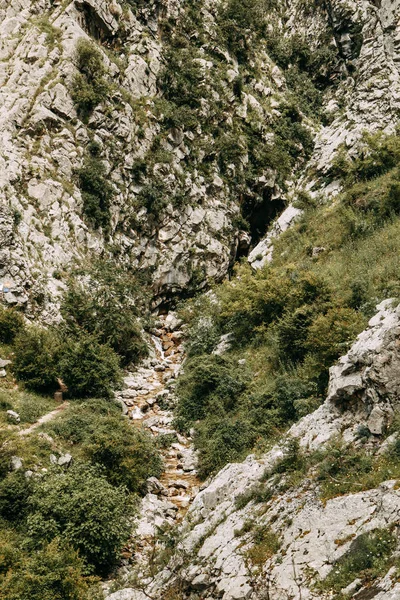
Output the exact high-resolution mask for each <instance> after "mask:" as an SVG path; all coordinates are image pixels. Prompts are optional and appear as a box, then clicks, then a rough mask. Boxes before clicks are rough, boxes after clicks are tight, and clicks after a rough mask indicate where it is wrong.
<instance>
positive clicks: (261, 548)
mask: <svg viewBox="0 0 400 600" xmlns="http://www.w3.org/2000/svg"><path fill="white" fill-rule="evenodd" d="M280 547H281V542H280V539H279V537H278V536H277V534H276V533H275V532H274V531H272V530H271V529H269V528H268V527H265V526H262V525H261V526H259V527H256V528H255V530H254V533H253V545H252V546H251V548H250V549H249V550H248V551H247V552H246V556H247V558H248V559H249V560H250V562H251V564H252V565H254V566H256V567H262V566H263V565H264V564H265V563H266V561H267V560H268V559H269V558H271V557H272V556H274V554H276V553H277V552H278V551H279V549H280Z"/></svg>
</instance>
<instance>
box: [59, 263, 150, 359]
mask: <svg viewBox="0 0 400 600" xmlns="http://www.w3.org/2000/svg"><path fill="white" fill-rule="evenodd" d="M81 274H82V275H83V274H84V275H85V277H84V279H83V280H82V279H80V275H81ZM142 279H143V278H142ZM142 279H140V278H138V276H136V275H135V273H131V272H129V271H125V270H123V269H121V268H118V267H117V266H116V265H115V264H113V263H111V262H107V261H102V262H98V263H95V264H94V265H92V266H90V265H88V266H87V267H86V268H85V269H84V270H81V271H79V272H77V273H76V274H75V275H73V276H72V277H71V278H70V282H69V288H68V291H67V293H66V295H65V297H64V300H63V305H62V315H63V317H64V320H65V327H66V329H67V331H68V333H69V334H70V335H72V336H75V335H76V334H77V333H78V332H79V331H84V332H86V333H87V334H88V335H95V336H97V338H98V339H99V341H100V342H101V343H102V344H107V345H108V346H110V347H111V348H112V349H113V350H114V351H115V352H116V353H117V354H118V355H119V356H120V357H121V358H122V362H123V364H124V365H127V364H129V363H136V362H138V360H140V359H141V358H143V357H145V356H146V355H147V352H148V350H147V345H146V343H145V342H144V340H143V336H142V331H141V327H140V323H139V320H138V317H139V316H140V315H146V314H148V312H149V309H148V298H147V295H146V289H145V282H144V281H143V280H142Z"/></svg>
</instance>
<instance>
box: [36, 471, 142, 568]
mask: <svg viewBox="0 0 400 600" xmlns="http://www.w3.org/2000/svg"><path fill="white" fill-rule="evenodd" d="M29 510H30V514H29V515H28V517H27V526H26V533H27V535H28V536H29V537H30V538H31V539H32V540H33V541H32V544H33V546H34V547H35V548H38V549H40V548H41V547H42V546H43V544H45V543H46V541H48V542H51V541H52V540H54V539H56V538H59V537H61V539H62V540H63V541H64V540H65V541H66V542H68V544H70V545H71V546H72V547H73V548H74V549H75V550H77V551H79V554H80V556H81V557H82V558H83V559H84V560H85V562H86V563H87V565H88V567H89V568H91V569H93V570H94V571H96V572H98V573H105V572H108V571H109V570H110V569H111V568H112V566H113V565H114V564H115V562H116V560H117V558H118V556H119V552H120V550H121V548H122V546H123V544H124V543H125V542H126V539H127V537H128V535H129V527H128V523H129V518H130V516H131V512H130V509H129V502H127V500H126V491H125V489H124V488H115V487H113V486H112V485H111V484H110V483H108V481H107V480H106V478H105V477H104V476H103V475H102V474H101V473H100V472H99V471H98V469H95V468H93V467H88V466H87V465H84V464H79V463H75V464H74V465H73V466H72V467H70V468H69V469H68V470H67V471H63V470H58V469H54V470H51V471H49V473H48V474H47V475H46V476H44V477H43V478H41V479H39V480H36V481H35V488H34V490H33V493H32V494H31V496H30V499H29Z"/></svg>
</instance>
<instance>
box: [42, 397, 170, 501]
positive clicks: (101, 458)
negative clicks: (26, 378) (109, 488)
mask: <svg viewBox="0 0 400 600" xmlns="http://www.w3.org/2000/svg"><path fill="white" fill-rule="evenodd" d="M99 405H100V406H99ZM48 430H49V431H50V432H51V433H52V434H56V435H57V437H61V438H62V439H64V440H65V441H67V442H69V443H72V444H75V445H76V444H79V453H80V455H81V456H82V457H83V458H84V459H85V460H86V461H90V462H91V463H93V464H94V465H99V466H101V467H102V468H103V472H104V474H105V475H106V476H107V479H108V481H110V482H111V483H112V484H113V485H117V486H118V485H123V486H125V487H126V488H128V489H129V490H130V491H131V492H135V493H138V492H144V491H145V482H146V480H147V479H148V478H149V477H152V476H155V477H159V476H160V475H161V472H162V467H163V465H162V461H161V458H160V454H159V452H158V450H157V449H156V446H155V443H154V442H153V439H152V438H151V436H150V435H149V434H148V433H147V432H145V431H143V430H141V429H138V428H135V427H132V425H130V424H129V422H128V421H127V420H126V419H125V418H124V417H123V416H121V414H120V409H119V407H118V406H117V405H116V404H115V405H113V404H110V403H109V402H107V403H104V401H103V402H102V401H100V400H90V401H87V402H83V403H81V404H79V405H77V406H73V407H71V408H70V409H69V410H68V412H67V413H65V414H63V415H62V416H61V417H60V418H59V419H58V420H57V421H54V422H53V423H52V424H51V425H49V427H48Z"/></svg>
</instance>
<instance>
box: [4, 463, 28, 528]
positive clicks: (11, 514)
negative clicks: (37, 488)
mask: <svg viewBox="0 0 400 600" xmlns="http://www.w3.org/2000/svg"><path fill="white" fill-rule="evenodd" d="M32 489H33V485H32V482H31V480H29V479H27V478H26V477H25V474H24V473H22V472H21V471H17V472H15V473H9V474H7V476H6V477H5V478H4V479H2V480H1V481H0V517H1V518H2V519H6V520H7V521H12V522H15V523H18V521H21V520H22V519H24V517H26V515H27V512H28V500H29V497H30V495H31V493H32Z"/></svg>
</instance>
